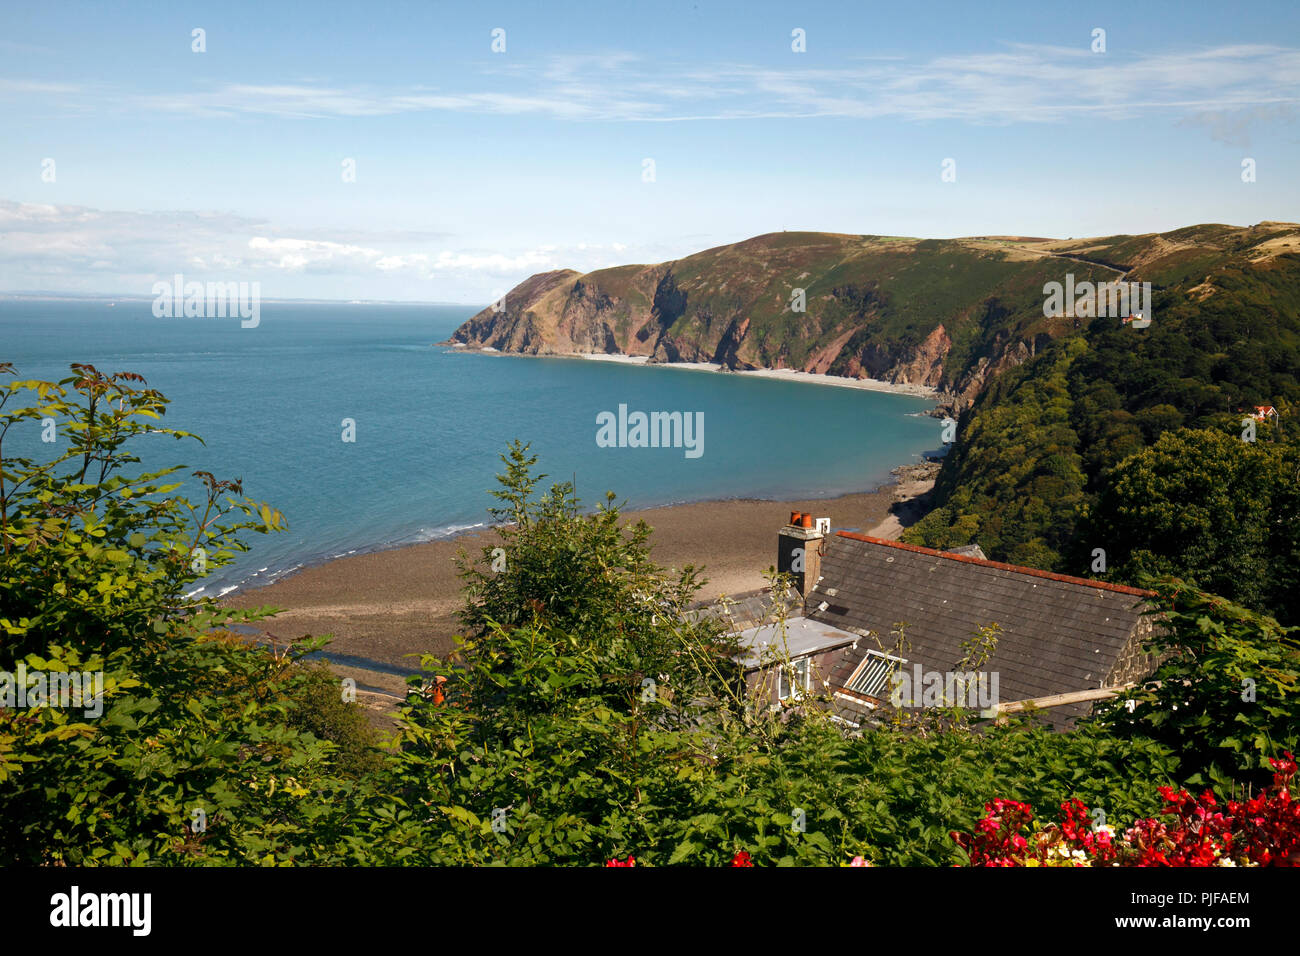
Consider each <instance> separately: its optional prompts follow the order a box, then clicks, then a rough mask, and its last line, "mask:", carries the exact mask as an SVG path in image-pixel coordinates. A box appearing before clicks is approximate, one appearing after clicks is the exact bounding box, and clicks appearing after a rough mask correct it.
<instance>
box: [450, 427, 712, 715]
mask: <svg viewBox="0 0 1300 956" xmlns="http://www.w3.org/2000/svg"><path fill="white" fill-rule="evenodd" d="M502 461H503V462H504V463H505V465H506V471H505V473H504V474H502V475H501V476H500V477H499V479H498V481H499V482H500V485H501V487H500V489H499V490H497V491H494V492H493V493H492V494H493V496H494V497H495V498H496V499H497V500H498V502H499V503H500V504H499V505H498V506H497V507H495V508H493V509H491V514H492V517H493V519H494V520H495V521H496V522H498V523H501V525H502V526H501V528H500V538H501V545H500V547H495V546H493V545H486V546H485V547H484V548H483V552H482V555H481V560H480V562H479V563H477V564H475V563H472V562H470V561H469V559H468V557H467V556H465V555H463V554H462V555H461V557H460V561H459V563H460V568H461V575H462V577H463V578H464V579H465V581H466V587H465V597H466V604H465V607H464V610H463V611H462V613H461V619H462V621H463V623H464V624H465V627H466V629H467V631H468V633H469V634H470V635H471V636H474V637H480V638H481V637H483V636H485V635H487V634H488V633H490V632H491V631H493V630H494V629H495V628H497V627H504V628H513V627H519V626H525V625H530V624H536V625H537V626H539V627H542V628H546V629H550V630H554V631H556V632H562V633H564V634H565V635H567V637H568V638H570V639H572V640H574V641H576V642H579V643H585V644H591V645H594V646H595V648H596V649H597V650H598V651H599V652H600V653H601V654H602V655H604V659H605V665H604V666H605V667H607V668H609V669H611V670H612V672H613V674H614V675H615V676H616V679H617V680H618V681H622V682H624V683H623V684H622V685H621V686H620V688H619V690H618V691H617V693H618V695H619V696H621V697H627V696H628V695H630V694H632V693H633V692H635V693H637V694H639V693H640V688H641V682H642V681H643V680H647V679H650V680H655V681H659V682H664V681H668V682H669V683H670V685H671V686H669V687H665V688H660V690H661V691H668V692H672V693H677V694H678V695H680V696H685V697H688V698H689V697H690V696H692V695H695V694H698V693H702V692H705V691H706V689H707V688H709V687H714V688H716V687H717V686H719V681H721V682H723V683H728V682H731V681H734V680H735V679H736V678H737V672H736V667H735V665H734V664H733V663H732V662H731V656H730V651H731V650H732V649H733V648H732V646H731V644H730V643H728V642H726V641H724V640H723V639H722V636H721V634H720V633H719V629H718V627H717V626H716V625H715V624H713V623H712V622H710V621H707V620H700V621H692V620H688V619H687V617H686V613H685V612H686V611H687V609H688V608H689V607H690V604H691V602H692V601H693V600H694V597H695V594H696V592H697V591H698V590H699V588H700V587H701V586H702V585H703V583H704V581H703V580H702V579H701V578H700V576H699V573H698V572H697V570H696V569H695V568H693V567H690V566H688V567H686V568H685V569H683V570H682V571H681V572H678V573H675V574H670V573H668V572H666V571H665V570H664V569H662V568H659V567H658V566H656V565H655V564H654V563H653V562H652V561H651V560H650V546H649V538H650V533H651V532H650V528H649V526H648V525H646V523H645V522H644V521H637V522H636V523H635V524H631V525H629V526H627V527H626V528H624V527H622V526H620V524H619V510H618V508H617V507H616V506H615V505H614V495H613V494H612V493H610V494H609V495H608V496H607V498H606V500H605V502H604V503H602V504H601V505H600V507H598V508H597V509H596V511H595V512H594V513H592V514H583V513H582V512H581V510H580V502H579V501H578V499H577V498H576V497H575V496H574V494H573V487H572V485H570V484H569V483H567V482H565V483H561V484H556V485H554V486H552V488H551V489H550V491H549V492H548V493H546V494H545V495H541V496H535V495H534V492H535V489H536V487H537V485H538V483H539V482H540V481H541V480H542V479H544V478H545V477H546V476H545V475H536V476H534V475H533V474H532V468H533V466H534V465H535V464H536V461H537V459H536V456H530V455H528V447H527V446H526V445H521V444H519V443H518V442H515V443H513V444H511V446H510V448H509V450H508V452H507V454H506V455H503V456H502ZM480 691H481V692H482V693H487V690H486V689H485V688H480ZM508 698H509V695H502V694H498V695H496V696H495V697H494V698H493V700H495V701H496V703H497V704H498V705H499V706H503V707H509V706H513V703H512V701H511V700H510V699H508Z"/></svg>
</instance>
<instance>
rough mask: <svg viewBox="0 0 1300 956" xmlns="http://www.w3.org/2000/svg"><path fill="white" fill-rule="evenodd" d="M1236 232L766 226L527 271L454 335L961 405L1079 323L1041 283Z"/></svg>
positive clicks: (1096, 274) (1234, 236) (1190, 248)
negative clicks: (819, 379) (1066, 233)
mask: <svg viewBox="0 0 1300 956" xmlns="http://www.w3.org/2000/svg"><path fill="white" fill-rule="evenodd" d="M1265 225H1272V224H1261V226H1260V227H1255V230H1258V229H1260V228H1262V227H1264V226H1265ZM1244 232H1246V230H1241V229H1236V228H1235V227H1229V226H1206V227H1189V228H1188V229H1184V230H1179V231H1177V232H1174V233H1166V234H1163V235H1158V236H1157V235H1151V236H1119V237H1110V238H1107V239H1081V240H1068V241H1057V240H1050V239H1026V238H1022V237H1014V236H1012V237H981V238H974V239H953V240H918V239H906V238H898V237H886V236H851V235H838V234H830V233H808V232H786V233H772V234H769V235H765V236H758V237H756V238H754V239H749V240H746V241H745V242H739V243H735V244H733V245H728V246H719V247H718V248H715V249H708V250H705V251H704V252H700V253H696V254H695V255H692V256H687V257H686V258H684V259H679V260H676V261H674V262H666V263H660V264H657V265H629V266H620V267H617V268H613V269H601V270H598V271H595V272H591V273H587V274H585V275H582V274H579V273H577V272H574V271H572V270H560V271H556V272H547V273H542V274H540V275H535V276H532V277H531V278H529V279H527V280H526V281H524V282H522V283H520V284H519V285H518V286H517V287H515V288H514V289H513V290H511V292H510V293H509V294H508V295H507V296H506V297H505V302H504V308H501V309H499V310H494V309H493V308H488V309H485V310H483V311H482V312H480V313H478V314H477V315H475V316H474V317H473V318H471V319H470V320H469V321H468V322H466V323H465V324H464V325H462V326H461V327H460V328H459V329H457V330H456V332H455V333H453V335H452V337H451V341H452V342H455V343H461V344H464V345H466V346H470V347H476V348H483V347H492V348H496V349H499V350H501V351H509V352H520V353H525V354H532V355H540V354H575V353H578V354H581V353H609V354H616V353H621V354H627V355H644V356H649V357H650V359H651V361H655V362H712V363H719V364H721V365H724V366H726V367H727V368H731V369H754V368H793V369H799V370H802V371H807V372H818V373H823V374H830V375H845V376H850V377H855V378H864V377H870V378H876V379H882V380H884V381H888V382H895V383H905V384H915V385H928V386H932V387H934V388H937V389H940V390H941V391H943V392H945V393H946V394H947V396H948V401H949V403H950V407H951V408H952V409H953V410H960V409H962V408H964V407H966V406H967V405H969V404H970V403H971V402H972V401H973V400H974V398H975V396H976V395H978V394H979V392H980V391H981V390H982V389H983V387H984V386H985V384H986V383H987V382H988V381H990V380H991V379H992V378H993V377H995V376H996V375H998V374H999V373H1000V372H1001V371H1003V370H1004V369H1006V368H1009V367H1012V366H1015V365H1018V364H1020V363H1022V362H1024V361H1026V360H1028V359H1029V358H1031V357H1033V356H1034V355H1035V354H1037V353H1038V352H1039V351H1041V349H1042V348H1043V347H1045V346H1046V345H1047V344H1048V343H1050V342H1051V341H1052V340H1053V339H1055V338H1059V337H1062V336H1065V335H1072V334H1076V333H1077V332H1078V331H1079V324H1078V323H1077V322H1074V321H1071V320H1067V319H1063V318H1061V317H1059V316H1057V317H1051V318H1048V317H1044V315H1043V304H1044V301H1045V294H1044V285H1045V284H1046V283H1049V282H1063V281H1064V278H1065V276H1066V274H1067V273H1069V274H1072V275H1073V276H1074V281H1075V282H1076V283H1082V282H1109V281H1115V280H1118V279H1124V280H1125V281H1130V282H1132V281H1143V279H1144V276H1147V275H1152V276H1155V277H1156V278H1157V279H1160V278H1163V277H1164V276H1165V275H1167V274H1169V273H1170V270H1174V271H1177V270H1178V269H1181V268H1182V267H1183V263H1189V262H1195V263H1196V264H1197V268H1201V267H1202V265H1203V264H1204V262H1205V261H1206V258H1207V256H1210V257H1213V256H1214V255H1218V254H1222V253H1224V252H1225V249H1226V248H1228V246H1230V245H1231V244H1232V243H1234V242H1237V243H1239V242H1240V241H1241V234H1243V233H1244ZM1288 235H1290V233H1289V232H1288ZM1225 243H1226V244H1228V245H1225ZM1280 248H1283V247H1280Z"/></svg>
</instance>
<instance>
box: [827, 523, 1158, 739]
mask: <svg viewBox="0 0 1300 956" xmlns="http://www.w3.org/2000/svg"><path fill="white" fill-rule="evenodd" d="M827 544H828V547H827V553H826V555H825V557H824V558H823V559H822V572H821V573H822V578H821V580H820V582H819V583H818V584H817V587H816V588H815V589H814V590H813V592H812V593H811V594H810V595H809V597H808V602H807V616H808V617H809V618H812V619H814V620H818V621H822V622H824V623H827V624H831V625H834V626H835V627H838V628H843V629H845V630H847V631H850V632H853V633H858V634H863V635H866V634H868V633H869V634H871V635H872V636H873V637H875V638H878V639H879V642H880V644H879V645H877V643H876V641H875V640H874V639H870V638H869V639H867V640H864V641H860V642H859V644H858V647H857V648H856V649H851V648H846V649H845V650H844V651H842V652H840V654H839V655H838V657H837V659H836V661H835V664H834V665H833V666H832V668H831V675H830V683H831V686H832V688H841V687H844V686H845V685H846V684H847V683H848V682H849V680H850V678H851V677H852V675H853V672H854V671H855V670H856V669H857V666H858V665H859V664H860V663H861V661H862V659H863V658H864V657H865V656H866V653H867V651H868V650H869V649H872V650H880V649H882V648H883V650H884V651H886V652H888V653H892V652H893V650H894V646H895V644H896V643H897V637H896V635H895V634H894V633H893V631H894V628H895V624H896V622H899V621H905V622H906V623H907V628H906V640H907V642H908V643H909V644H910V649H908V650H907V651H906V652H905V653H904V654H903V655H902V656H903V657H905V658H907V660H908V661H909V663H910V664H917V663H919V664H921V665H922V667H923V668H924V669H925V670H934V671H940V672H948V671H952V670H954V669H955V667H956V665H957V664H958V663H959V662H960V661H961V659H962V658H963V656H964V653H963V651H962V648H961V645H962V643H963V642H965V641H968V640H970V639H971V638H972V637H974V636H975V634H976V632H977V631H978V629H979V628H980V627H981V626H983V625H986V624H992V623H997V624H999V625H1001V628H1002V630H1001V633H1000V634H999V635H998V642H997V647H996V649H995V650H994V652H993V654H992V655H991V656H990V658H989V660H988V662H987V663H986V664H985V665H984V667H983V668H982V669H983V670H984V671H987V672H995V671H996V672H997V673H998V679H999V694H998V697H999V700H1000V701H1002V702H1004V703H1005V702H1008V701H1015V700H1025V699H1028V698H1032V697H1043V696H1047V695H1051V694H1063V693H1068V692H1071V691H1080V690H1089V689H1093V688H1098V687H1101V686H1103V683H1104V681H1105V679H1106V676H1107V674H1108V673H1109V672H1110V671H1111V669H1112V668H1113V667H1114V666H1115V663H1116V661H1117V660H1118V658H1119V657H1120V654H1121V652H1122V651H1123V650H1124V648H1125V646H1126V645H1127V644H1128V642H1129V638H1130V637H1131V636H1132V634H1133V633H1134V631H1135V629H1136V628H1137V626H1138V624H1139V623H1140V621H1141V617H1142V611H1143V609H1144V604H1145V602H1144V598H1146V597H1149V596H1151V592H1149V591H1142V590H1139V589H1138V588H1131V587H1125V586H1122V585H1115V584H1109V583H1105V582H1100V581H1090V580H1088V579H1085V578H1073V577H1068V576H1066V575H1060V574H1051V573H1049V572H1046V571H1039V570H1036V569H1033V568H1023V567H1018V566H1016V565H1011V564H1003V563H1001V562H998V561H988V560H982V559H979V558H974V557H969V556H965V555H960V554H952V553H945V552H941V551H935V550H932V549H930V548H921V547H917V546H915V545H908V544H902V543H901V542H897V541H886V540H884V539H881V538H869V537H867V536H865V535H860V534H854V533H852V532H847V531H841V532H838V533H837V534H835V535H833V536H831V537H829V538H828V539H827ZM823 603H824V604H825V605H826V606H825V607H824V608H823V607H821V605H822V604H823ZM840 700H841V701H843V700H844V698H843V697H841V698H840ZM850 706H852V705H850ZM1090 706H1091V705H1090V704H1075V705H1069V706H1066V707H1059V708H1052V709H1051V710H1049V711H1047V712H1046V713H1045V716H1046V717H1047V718H1048V720H1049V722H1050V723H1051V724H1052V725H1053V726H1055V727H1058V728H1061V727H1065V726H1069V725H1070V724H1072V723H1073V721H1074V719H1076V718H1077V717H1079V716H1082V715H1083V714H1084V713H1086V712H1087V711H1088V710H1089V708H1090ZM859 712H861V711H860V709H859Z"/></svg>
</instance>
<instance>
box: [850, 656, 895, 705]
mask: <svg viewBox="0 0 1300 956" xmlns="http://www.w3.org/2000/svg"><path fill="white" fill-rule="evenodd" d="M906 663H907V661H906V660H905V659H904V658H901V657H895V656H894V655H893V654H884V653H881V652H880V651H867V656H866V657H864V658H862V663H861V664H859V665H858V669H857V670H855V671H854V672H853V676H852V677H850V678H849V683H848V689H849V690H851V691H855V692H856V693H859V694H862V695H864V696H866V697H875V698H876V699H877V700H879V699H880V692H881V691H882V690H884V688H885V682H886V681H887V680H888V679H889V675H890V674H892V673H895V672H897V670H898V669H899V668H900V667H902V666H903V665H904V664H906Z"/></svg>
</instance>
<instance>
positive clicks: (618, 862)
mask: <svg viewBox="0 0 1300 956" xmlns="http://www.w3.org/2000/svg"><path fill="white" fill-rule="evenodd" d="M605 865H606V866H636V857H634V856H632V855H631V854H629V855H628V858H627V859H626V860H620V859H619V858H618V857H614V859H612V860H610V861H609V862H608V863H606V864H605Z"/></svg>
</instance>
